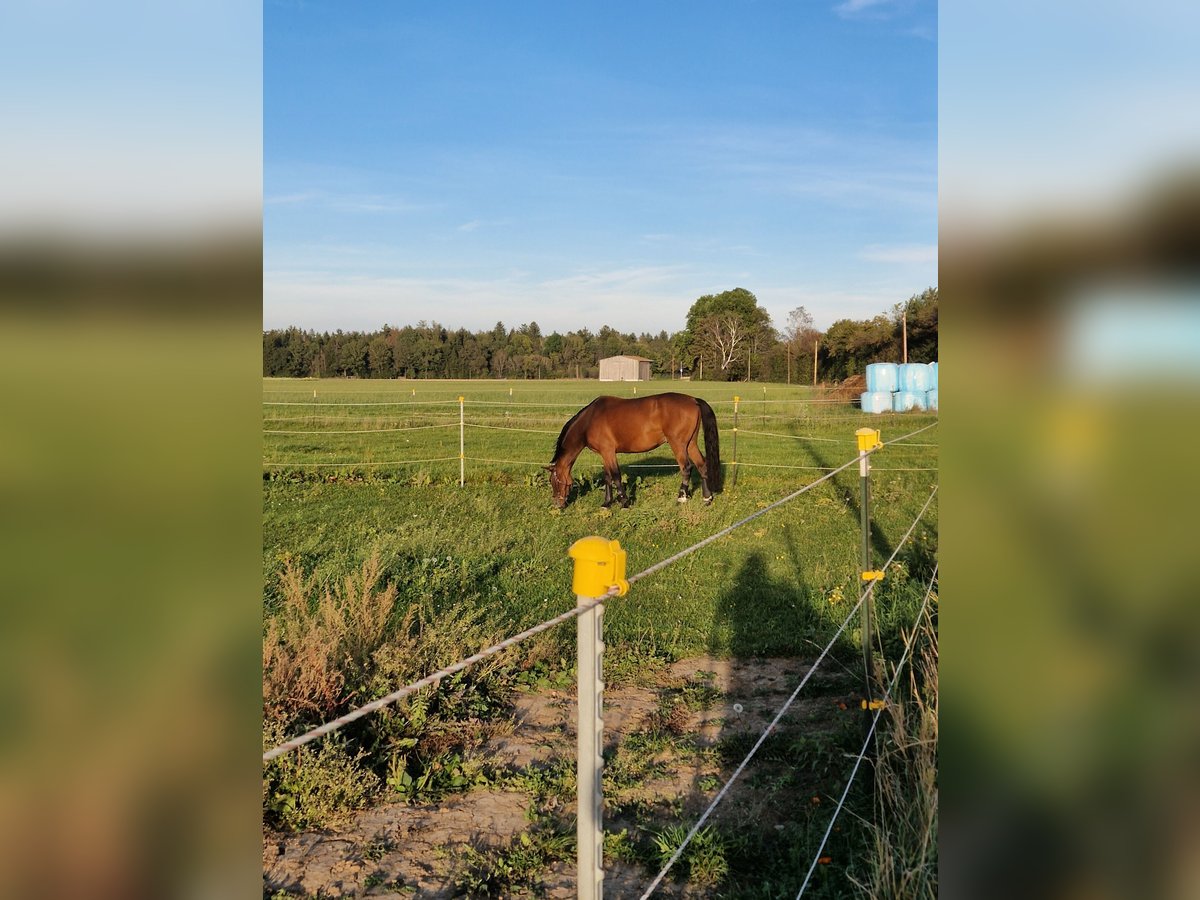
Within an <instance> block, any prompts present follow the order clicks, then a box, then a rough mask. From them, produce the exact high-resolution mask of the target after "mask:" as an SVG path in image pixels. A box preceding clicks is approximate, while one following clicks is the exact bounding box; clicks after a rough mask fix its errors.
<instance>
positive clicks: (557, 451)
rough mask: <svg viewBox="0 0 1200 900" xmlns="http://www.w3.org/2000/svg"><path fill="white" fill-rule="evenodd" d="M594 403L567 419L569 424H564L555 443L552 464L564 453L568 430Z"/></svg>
mask: <svg viewBox="0 0 1200 900" xmlns="http://www.w3.org/2000/svg"><path fill="white" fill-rule="evenodd" d="M595 402H596V401H595V400H593V401H592V403H595ZM592 403H589V404H588V405H587V406H585V407H584V408H583V409H581V410H580V411H579V412H577V413H575V415H573V416H571V418H569V419H567V424H566V425H564V426H563V427H562V431H560V432H559V433H558V441H557V443H555V445H554V458H553V459H551V460H550V465H554V464H555V463H556V462H558V458H559V457H560V456H562V454H563V449H564V447H563V444H564V442H565V441H566V437H567V432H568V431H570V430H571V426H572V425H574V424H575V420H576V419H578V418H579V417H580V416H582V415H583V414H584V413H585V412H587V411H588V410H589V409H591V408H592Z"/></svg>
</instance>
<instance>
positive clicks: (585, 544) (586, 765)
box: [569, 536, 629, 900]
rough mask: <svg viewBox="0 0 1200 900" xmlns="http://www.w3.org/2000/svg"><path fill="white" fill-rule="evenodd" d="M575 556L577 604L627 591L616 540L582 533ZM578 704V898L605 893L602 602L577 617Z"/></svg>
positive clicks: (622, 557)
mask: <svg viewBox="0 0 1200 900" xmlns="http://www.w3.org/2000/svg"><path fill="white" fill-rule="evenodd" d="M569 554H570V556H571V558H572V559H574V560H575V574H574V578H573V580H572V582H571V587H572V589H573V590H574V591H575V600H576V605H577V606H585V605H588V604H592V603H596V600H597V599H598V598H600V597H604V596H606V595H607V594H609V592H610V591H612V589H613V588H616V589H617V592H618V593H619V594H624V593H625V592H626V591H628V590H629V582H627V581H626V580H625V551H624V550H622V549H621V545H620V544H619V543H617V542H616V541H608V540H605V539H604V538H602V537H596V536H592V537H586V538H581V539H580V540H578V541H576V542H575V543H574V544H572V545H571V549H570V551H569ZM576 621H577V622H578V625H577V630H576V635H577V649H576V654H577V657H576V672H577V684H576V690H577V693H576V703H577V704H578V716H579V724H578V729H577V732H578V746H577V754H578V755H577V757H576V770H575V779H576V793H575V797H576V801H577V802H576V806H577V814H576V832H575V835H576V846H577V851H576V865H577V868H576V872H577V876H576V877H577V879H578V881H577V883H578V896H579V898H580V900H601V898H602V897H603V896H604V867H603V854H604V828H603V825H602V821H601V818H602V816H601V805H602V803H603V800H604V797H603V792H602V789H601V782H602V780H603V777H604V755H603V748H604V740H603V738H604V717H603V711H604V679H603V664H602V659H601V657H602V654H603V653H604V604H603V603H596V605H595V606H594V607H593V608H592V609H589V610H588V611H587V612H585V613H581V614H580V615H579V617H578V618H577V619H576Z"/></svg>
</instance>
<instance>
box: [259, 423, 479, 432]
mask: <svg viewBox="0 0 1200 900" xmlns="http://www.w3.org/2000/svg"><path fill="white" fill-rule="evenodd" d="M457 426H458V423H457V422H446V423H445V424H443V425H405V426H404V427H402V428H359V429H355V430H354V431H334V430H332V429H328V428H327V429H323V430H319V431H294V430H290V429H289V430H273V431H268V430H266V429H264V430H263V434H305V435H310V434H394V433H395V432H397V431H427V430H428V429H430V428H455V427H457Z"/></svg>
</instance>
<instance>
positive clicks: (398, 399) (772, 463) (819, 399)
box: [263, 379, 938, 656]
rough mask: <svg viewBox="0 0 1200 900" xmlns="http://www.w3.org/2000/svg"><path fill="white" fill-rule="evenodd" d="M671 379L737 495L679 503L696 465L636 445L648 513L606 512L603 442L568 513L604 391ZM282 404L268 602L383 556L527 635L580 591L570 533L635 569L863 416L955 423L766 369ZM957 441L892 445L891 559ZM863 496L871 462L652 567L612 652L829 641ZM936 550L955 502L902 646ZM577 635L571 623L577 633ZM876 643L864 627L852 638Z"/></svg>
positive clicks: (419, 590)
mask: <svg viewBox="0 0 1200 900" xmlns="http://www.w3.org/2000/svg"><path fill="white" fill-rule="evenodd" d="M667 390H683V391H684V392H687V393H691V394H694V395H697V396H702V397H704V398H705V399H706V400H708V401H709V403H711V404H712V405H713V407H714V409H715V411H716V413H717V418H718V421H719V423H720V428H721V458H722V462H723V463H724V468H725V490H724V492H723V493H721V494H720V495H718V497H717V499H716V502H715V503H714V504H713V505H712V506H711V507H705V506H703V504H702V502H701V501H700V498H699V483H698V479H695V480H694V486H695V489H696V490H695V496H694V497H693V499H692V501H691V502H690V503H688V504H685V505H680V504H677V503H676V502H675V494H676V491H677V489H678V485H679V474H678V469H677V467H676V465H675V462H674V459H673V457H672V456H671V453H670V452H669V449H668V448H667V447H665V446H664V447H662V448H660V449H659V450H657V451H654V452H651V453H648V454H640V455H626V456H622V457H620V459H621V463H622V467H623V470H624V472H625V476H626V479H627V481H628V483H629V485H630V488H631V493H632V496H633V497H634V504H633V506H632V507H631V508H629V509H614V510H612V511H611V512H610V511H607V510H603V509H601V508H600V502H601V500H602V498H603V479H602V476H601V466H600V460H599V457H598V456H596V455H595V454H593V453H591V452H590V451H585V452H584V454H583V455H582V456H581V457H580V458H579V460H578V462H577V463H576V465H575V470H574V475H575V480H576V487H575V488H574V490H573V493H572V498H571V502H570V505H569V506H568V507H567V508H566V510H564V511H562V512H561V513H560V512H558V511H556V510H554V509H553V508H552V506H551V503H550V487H549V484H548V481H547V477H546V473H545V472H544V471H543V470H542V469H541V466H542V465H544V464H545V463H547V462H548V461H549V459H550V456H551V454H552V451H553V448H554V442H555V437H556V436H557V434H558V432H559V430H560V429H561V427H562V425H563V423H565V422H566V420H567V419H568V418H569V417H570V416H571V415H572V414H573V413H574V412H575V411H576V410H578V409H579V408H580V407H582V406H583V405H584V404H586V403H587V402H589V401H590V400H591V399H593V398H594V397H595V396H597V395H598V394H601V393H606V394H615V395H618V396H633V395H634V392H635V391H636V392H637V394H638V395H639V396H641V395H644V394H646V393H653V392H660V391H667ZM459 396H462V397H464V398H465V403H464V408H463V415H464V421H465V423H466V424H465V427H464V429H463V432H464V434H463V438H464V455H465V456H466V461H465V464H464V465H465V473H466V484H465V485H464V486H462V487H460V486H459V459H458V455H459V437H460V429H459V403H458V399H457V398H458V397H459ZM735 396H737V397H739V398H740V400H739V402H738V404H737V406H738V432H737V435H736V455H735V452H734V439H735V435H734V431H733V429H734V416H733V412H734V401H733V398H734V397H735ZM263 399H264V405H263V429H264V436H263V460H264V467H263V471H264V483H263V490H264V575H265V585H266V586H265V599H266V611H267V614H268V615H269V614H270V612H271V610H272V605H273V603H275V602H276V601H277V590H278V588H277V582H278V574H279V573H280V571H281V570H282V568H283V566H284V564H285V562H286V561H288V560H291V561H292V562H293V563H299V564H300V565H301V566H302V567H303V568H304V570H305V571H307V572H313V573H316V574H317V575H318V576H319V577H320V578H321V579H328V580H335V579H340V578H342V577H344V576H346V575H348V574H350V573H352V572H354V571H356V570H357V569H358V568H359V567H360V566H361V564H362V562H363V561H364V560H365V559H366V558H368V557H369V556H371V555H372V554H373V553H378V554H379V555H380V558H381V559H382V560H383V563H384V567H385V577H386V578H387V579H388V580H393V581H395V582H396V583H397V584H398V585H399V588H400V591H401V599H402V603H411V602H417V601H421V602H426V603H429V604H431V605H432V606H433V607H435V608H439V607H444V606H449V605H451V604H453V603H455V602H459V601H465V602H467V603H468V604H471V605H474V606H478V607H480V608H482V609H483V610H485V611H486V615H487V616H488V617H489V618H490V619H492V620H493V621H494V622H495V623H496V624H497V625H498V626H500V627H501V630H503V631H507V632H512V631H516V630H519V629H520V628H523V627H526V626H529V625H532V624H535V623H537V622H538V621H541V620H542V619H544V618H547V617H549V616H551V615H554V614H557V613H558V612H562V611H563V610H565V609H567V608H568V607H570V606H571V605H573V603H574V597H573V595H572V594H571V590H570V580H571V578H570V576H571V565H570V561H569V559H568V556H567V549H568V548H569V547H570V545H571V544H572V543H573V542H574V541H576V540H578V539H579V538H581V537H584V536H586V535H590V534H598V535H601V536H603V537H606V538H610V539H616V540H619V541H620V542H621V546H622V547H624V548H625V549H626V551H627V553H628V560H629V562H628V566H629V569H628V572H629V574H634V573H636V572H640V571H642V570H643V569H645V568H647V567H648V566H650V565H652V564H654V563H656V562H658V561H659V560H661V559H663V558H665V557H667V556H669V555H671V554H673V553H675V552H677V551H678V550H681V549H683V548H684V547H687V546H689V545H691V544H693V543H695V542H696V541H699V540H701V539H702V538H705V537H707V536H709V535H710V534H712V533H713V532H716V531H719V530H720V529H722V528H724V527H726V526H727V525H729V524H731V523H733V522H735V521H738V520H739V519H742V518H744V517H745V516H747V515H749V514H750V513H752V512H755V511H756V510H759V509H761V508H763V507H764V506H766V505H768V504H769V503H771V502H774V501H775V500H777V499H779V498H781V497H783V496H786V495H787V494H788V493H791V492H792V491H794V490H796V489H797V488H799V487H801V486H803V485H804V484H807V483H808V482H810V481H813V480H815V479H816V478H818V477H819V476H820V475H821V474H823V471H824V470H827V469H828V468H829V467H834V466H837V465H840V464H842V463H844V462H846V461H848V460H850V459H852V458H853V457H854V456H855V455H856V452H857V450H856V443H855V437H854V432H855V430H856V429H857V428H860V427H863V426H864V425H866V426H869V427H872V428H878V429H880V431H881V433H882V437H883V439H884V440H885V441H887V440H891V439H894V438H897V437H900V436H902V435H904V434H907V433H909V432H912V431H915V430H917V429H919V428H921V427H923V426H925V425H928V424H930V423H932V422H934V421H935V420H936V415H934V414H924V413H909V414H904V415H870V414H863V413H861V412H859V410H858V409H857V407H856V406H854V405H852V403H851V402H849V401H847V400H844V399H841V400H838V399H832V398H831V397H830V396H829V395H828V394H826V393H823V392H819V391H814V390H813V389H812V388H810V387H802V386H787V385H779V384H767V385H762V384H755V383H751V384H746V383H732V384H731V383H717V382H697V383H692V382H673V381H653V382H649V383H638V384H636V385H635V384H633V383H603V384H601V383H598V382H595V381H584V382H580V381H463V382H456V381H415V382H414V381H359V380H320V381H315V380H291V379H265V380H264V394H263ZM431 426H432V427H431ZM937 443H938V429H936V428H933V429H930V430H928V431H925V432H923V433H922V434H920V435H918V436H916V437H914V438H912V439H911V440H910V441H909V442H907V443H903V444H896V445H892V446H889V447H886V448H885V449H884V450H882V451H880V452H879V453H877V454H875V456H874V457H873V504H872V509H873V513H874V516H873V520H874V542H875V552H876V560H875V563H876V564H877V565H878V564H880V563H882V562H883V560H884V559H886V557H887V555H888V554H889V553H890V552H891V550H892V549H893V548H894V546H895V544H896V542H898V541H899V540H900V538H901V536H902V535H903V534H904V532H905V530H906V529H907V528H908V526H909V525H910V524H911V523H912V521H913V519H914V518H915V517H916V516H917V514H918V512H919V511H920V509H921V507H922V505H923V504H924V502H925V500H926V499H927V498H928V497H929V494H930V491H931V490H932V488H933V486H934V485H935V484H936V482H937V471H936V468H937V464H938V449H937ZM735 459H736V462H737V466H736V481H735V466H734V461H735ZM423 460H438V461H435V462H425V461H423ZM858 503H859V476H858V469H857V466H853V467H851V468H849V469H847V470H845V471H844V472H842V473H840V474H839V475H837V476H836V477H834V478H833V479H831V480H830V481H829V482H827V483H825V484H823V485H820V486H818V487H817V488H815V489H814V490H813V491H810V492H809V493H807V494H805V495H803V496H801V497H799V498H797V499H796V500H795V501H792V502H791V503H789V504H787V505H786V506H784V507H781V508H778V509H775V510H772V511H771V512H769V513H767V514H765V515H763V516H761V517H760V518H758V519H756V520H755V521H753V522H751V523H749V524H748V525H746V526H744V527H743V528H740V529H738V530H737V531H735V532H734V533H732V534H731V535H729V536H727V537H724V538H722V539H721V540H719V541H717V542H715V543H714V544H712V545H710V546H708V547H706V548H704V549H702V550H700V551H699V552H697V553H694V554H692V555H691V556H689V557H687V558H686V559H684V560H682V561H680V562H679V563H676V564H674V565H673V566H671V567H668V568H667V569H665V570H663V571H661V572H659V573H657V574H655V575H653V576H651V577H648V578H646V579H643V580H642V581H640V582H639V583H638V584H636V585H635V586H634V587H633V589H631V591H630V593H629V594H628V595H627V596H626V597H624V598H621V599H620V600H618V601H615V602H613V603H611V604H609V606H608V611H607V613H606V638H607V640H608V643H609V645H610V647H611V648H612V650H613V652H614V653H619V652H620V650H621V648H630V649H637V650H639V651H650V652H660V653H665V654H668V655H670V656H686V655H695V654H698V653H704V652H713V653H718V654H734V655H739V656H746V655H760V654H761V655H802V654H808V653H812V652H813V651H814V650H815V649H817V648H818V647H819V646H820V645H821V643H822V642H823V640H822V639H823V636H825V637H824V639H826V640H827V635H828V634H830V633H831V632H832V629H833V628H835V627H836V626H837V624H839V623H840V622H841V620H842V619H843V618H844V617H845V613H846V611H847V610H848V609H849V608H850V606H851V605H852V604H853V603H854V602H855V600H856V599H857V597H858V594H859V591H860V587H859V585H860V581H859V577H858V574H859V540H860V538H859V534H860V530H859V505H858ZM936 550H937V501H936V498H935V499H934V502H933V504H932V505H931V507H930V509H929V510H928V511H927V512H926V514H925V516H924V518H923V519H922V522H921V524H920V525H919V526H918V528H917V530H916V531H915V533H914V535H913V538H912V539H911V540H910V542H909V544H908V545H907V546H906V547H905V548H904V550H903V551H902V552H901V554H900V556H899V558H898V565H895V566H894V567H893V569H892V570H890V571H889V573H888V574H889V577H888V578H887V579H886V580H885V582H884V584H883V585H882V589H881V590H880V591H879V592H878V605H879V609H880V616H881V619H882V620H883V625H884V628H883V635H884V638H885V640H894V639H895V637H896V633H897V632H896V631H895V630H894V629H891V630H889V628H888V627H887V625H888V622H889V621H890V619H891V618H892V617H894V618H895V619H896V622H895V625H896V626H897V627H899V626H900V625H902V624H903V616H904V615H905V613H906V612H911V611H912V609H914V608H915V607H914V606H913V604H914V603H915V602H919V599H920V595H921V590H920V588H921V586H922V584H923V581H922V579H927V578H928V575H929V572H930V571H931V570H932V565H933V559H934V557H935V554H936ZM914 597H915V598H916V599H915V600H914V599H913V598H914ZM855 627H857V624H855ZM570 631H571V630H570V629H563V632H564V634H563V640H564V641H565V640H566V639H567V638H569V636H570V634H569V632H570ZM856 640H857V635H856V633H847V634H846V635H845V638H844V644H845V648H844V649H845V650H846V652H847V653H849V652H850V651H851V649H852V647H853V645H854V643H855V642H856Z"/></svg>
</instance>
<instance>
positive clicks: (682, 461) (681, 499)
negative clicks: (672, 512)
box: [670, 441, 692, 503]
mask: <svg viewBox="0 0 1200 900" xmlns="http://www.w3.org/2000/svg"><path fill="white" fill-rule="evenodd" d="M670 443H671V452H672V453H674V454H675V462H677V463H679V476H680V482H679V496H678V497H676V498H675V501H676V502H677V503H687V502H688V488H690V487H691V486H692V485H691V481H692V464H691V462H690V461H689V460H688V455H687V448H686V447H685V446H681V445H680V444H679V443H678V442H677V441H671V442H670Z"/></svg>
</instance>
